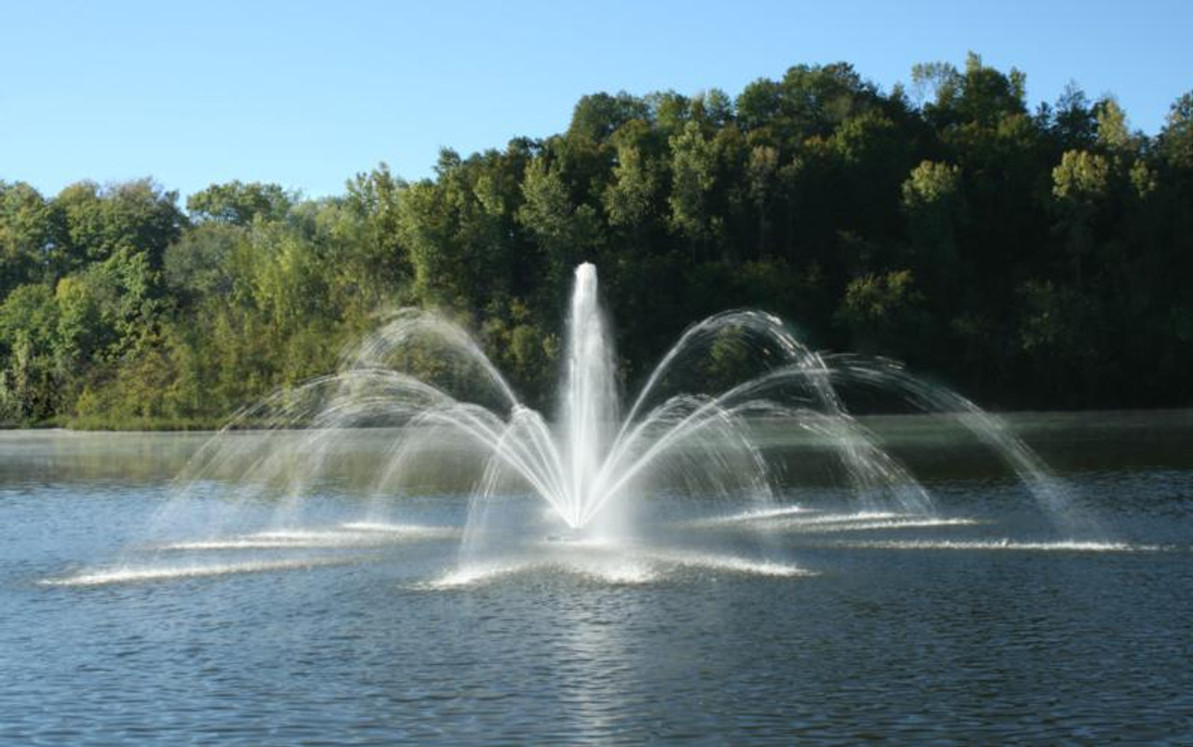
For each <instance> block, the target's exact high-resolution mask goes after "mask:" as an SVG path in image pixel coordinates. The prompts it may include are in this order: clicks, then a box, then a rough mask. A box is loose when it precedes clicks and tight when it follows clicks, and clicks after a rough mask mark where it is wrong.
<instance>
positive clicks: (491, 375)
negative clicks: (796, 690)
mask: <svg viewBox="0 0 1193 747" xmlns="http://www.w3.org/2000/svg"><path fill="white" fill-rule="evenodd" d="M598 290H599V289H598V283H597V272H596V268H595V267H594V266H593V265H591V264H582V265H580V266H579V267H577V268H576V271H575V281H574V288H573V293H572V300H571V307H570V313H569V318H568V321H567V326H566V330H567V335H566V347H565V356H566V357H565V360H564V362H563V369H564V370H563V375H564V376H563V384H562V386H561V389H560V392H559V394H558V411H559V417H558V419H557V422H551V421H549V420H548V419H547V418H545V417H544V416H543V415H542V414H540V413H539V412H537V411H536V410H534V409H532V408H530V407H527V406H526V405H524V404H522V402H521V401H520V400H519V398H518V397H517V396H516V395H515V393H514V391H513V389H512V388H511V386H510V385H509V384H508V383H507V382H506V380H505V379H504V378H503V377H502V375H501V374H500V373H499V372H498V371H497V369H496V368H495V367H494V365H493V364H492V362H490V360H489V359H488V358H487V357H486V356H485V355H484V354H483V353H482V352H481V350H480V347H479V346H478V344H477V343H476V342H475V341H474V340H473V339H472V338H471V337H470V336H469V335H468V334H467V333H465V332H464V331H463V330H462V328H460V327H459V326H457V325H455V324H453V323H451V322H450V321H448V320H446V319H445V318H443V317H441V316H438V315H435V314H432V313H429V312H424V311H419V310H403V311H400V312H398V313H396V314H394V315H393V316H392V317H391V318H390V319H389V320H388V321H387V322H386V323H385V324H384V325H383V326H382V327H381V328H380V330H379V331H377V332H376V333H374V334H373V335H371V336H369V337H368V338H367V339H366V340H365V341H364V343H363V344H361V345H360V346H359V347H358V348H356V349H354V350H353V351H352V352H351V354H350V355H347V356H346V357H345V358H344V360H343V362H342V365H341V369H340V371H339V373H336V374H334V375H331V376H327V377H323V378H320V379H317V380H315V381H312V382H309V383H308V384H306V385H304V386H302V387H299V388H297V389H295V390H291V391H285V392H279V393H277V394H275V395H274V396H273V397H271V398H269V399H267V400H265V401H264V402H261V403H258V404H257V405H255V406H253V407H250V408H248V409H247V410H245V411H243V412H242V413H240V414H239V415H238V416H237V417H236V418H235V419H234V420H233V422H232V423H231V424H230V425H229V426H228V428H226V429H225V430H224V431H223V432H221V434H219V435H218V436H217V437H216V438H214V439H212V440H211V441H210V442H209V443H208V444H207V445H206V446H205V447H204V448H203V449H202V450H201V451H200V452H199V453H198V454H197V455H196V457H195V458H194V459H193V460H192V462H191V464H190V466H189V467H188V469H187V470H186V471H185V472H184V474H183V475H182V476H180V478H179V488H178V491H177V495H176V497H175V499H174V500H171V501H168V502H166V504H165V505H164V507H163V508H162V509H161V510H160V511H159V512H158V516H157V518H156V521H155V522H153V526H154V529H153V532H152V534H153V537H154V538H155V539H154V540H153V541H152V542H147V543H146V544H147V545H148V546H150V547H152V548H153V549H154V552H155V553H156V555H155V559H156V563H157V564H159V565H160V563H162V562H165V561H163V558H178V557H180V556H181V555H185V554H193V553H199V552H204V551H207V552H237V551H238V552H257V553H261V552H283V551H290V552H308V553H311V552H312V551H314V554H310V555H306V556H303V555H300V556H298V561H295V559H294V558H292V557H291V558H284V559H283V560H281V561H279V560H276V559H273V558H270V559H266V560H265V561H263V560H262V559H261V558H260V557H256V556H254V557H252V558H250V559H249V560H248V561H247V562H244V563H240V564H237V563H231V564H223V565H219V564H217V565H215V566H209V565H203V564H199V565H197V566H196V565H195V564H194V563H189V564H188V563H184V562H182V561H179V560H176V561H173V565H171V566H169V567H173V568H175V569H177V575H202V574H203V573H204V569H205V568H216V569H217V570H215V571H212V572H214V573H219V572H233V571H236V570H245V569H248V570H253V569H261V570H268V569H273V568H278V567H290V566H289V565H287V564H288V563H291V562H301V560H302V558H304V557H305V558H307V559H308V560H309V561H310V564H316V563H325V562H329V563H335V562H363V561H364V560H367V559H369V558H375V557H377V556H378V551H379V550H380V549H382V548H384V547H386V546H389V545H392V544H395V543H402V544H404V545H407V546H409V545H410V544H411V543H420V542H421V543H427V542H431V543H435V542H438V543H441V544H442V543H448V544H450V545H451V546H452V547H454V548H455V552H454V556H455V560H454V562H453V563H452V567H451V568H450V569H449V570H448V571H447V572H446V573H444V572H443V571H442V570H440V571H433V572H432V575H433V576H435V578H436V579H437V580H436V581H435V583H437V584H439V585H446V586H452V585H458V584H461V583H468V582H472V581H475V580H477V579H479V578H488V577H492V576H495V575H502V574H508V573H517V572H521V571H525V570H527V569H536V568H539V569H541V568H544V567H550V568H552V569H557V570H563V571H565V572H578V573H581V574H585V575H589V576H597V577H601V578H604V579H606V580H611V581H619V582H628V581H634V580H639V581H640V580H649V579H652V578H655V577H657V576H658V575H659V574H660V573H666V572H668V571H669V570H672V569H676V568H688V569H690V568H698V569H704V570H709V569H712V570H714V571H725V572H746V573H759V574H767V575H778V576H783V575H799V574H803V573H806V572H807V571H806V570H805V569H804V568H803V567H801V566H799V565H796V564H794V563H793V562H792V561H791V559H790V558H789V557H788V555H789V554H790V547H789V545H790V543H788V542H783V541H779V540H780V538H781V537H783V536H785V535H789V534H791V533H796V534H819V535H823V534H825V533H834V532H835V533H840V532H849V533H852V534H855V535H856V533H858V532H864V531H867V530H892V529H893V530H898V529H906V528H915V527H918V528H925V527H929V528H947V527H957V526H968V525H972V524H975V523H976V522H975V521H974V520H971V519H969V518H966V517H958V516H947V515H941V514H940V513H938V512H937V511H936V509H935V508H934V505H933V500H932V497H931V496H930V495H929V493H928V491H927V490H926V489H925V488H924V487H923V485H921V484H920V483H919V482H918V481H917V480H916V479H915V478H914V477H913V476H912V475H911V473H910V471H909V470H908V469H907V468H905V467H904V466H903V465H902V464H901V463H900V461H899V460H897V459H896V458H894V457H893V456H892V455H891V454H890V453H888V451H887V450H884V448H882V446H881V444H880V440H879V439H878V438H877V437H876V436H875V434H874V433H873V432H872V431H871V429H869V428H867V427H866V426H865V425H864V424H863V422H861V421H859V420H858V419H857V418H855V417H854V416H853V415H851V414H850V410H849V408H848V407H847V403H846V398H844V396H843V392H850V391H865V390H872V391H881V392H884V393H886V394H887V395H888V396H893V397H894V398H896V399H897V400H898V401H900V402H901V403H902V404H903V405H905V406H909V407H914V408H916V409H919V410H924V411H929V412H946V413H950V414H951V416H952V417H954V418H955V419H956V422H957V423H958V424H959V425H960V426H962V427H963V428H964V429H965V430H967V431H968V432H969V433H971V434H972V435H973V437H974V438H975V439H976V440H977V441H980V442H982V443H984V444H986V445H987V446H989V447H991V450H992V453H994V454H997V455H998V456H999V457H1001V458H1002V459H1003V460H1004V461H1005V462H1006V463H1007V464H1009V466H1010V468H1011V469H1013V470H1014V471H1015V472H1016V473H1017V474H1018V476H1019V477H1020V478H1021V485H1023V486H1025V487H1026V488H1027V490H1028V491H1030V492H1031V493H1032V494H1033V495H1034V496H1035V498H1036V500H1037V502H1038V505H1039V507H1040V509H1041V513H1042V514H1043V515H1046V516H1047V517H1049V518H1050V519H1051V520H1052V522H1053V524H1054V526H1055V528H1056V531H1057V532H1058V534H1059V536H1062V537H1065V538H1072V537H1073V536H1076V535H1080V534H1083V533H1084V534H1089V533H1090V532H1092V531H1095V529H1094V527H1093V523H1092V519H1091V518H1090V517H1088V516H1084V515H1082V513H1081V512H1080V511H1078V510H1077V509H1076V507H1075V506H1074V505H1073V502H1072V500H1071V498H1070V496H1069V495H1068V494H1067V492H1066V491H1065V489H1064V486H1063V485H1061V484H1059V483H1058V482H1057V481H1056V480H1054V479H1053V478H1052V477H1051V476H1050V475H1049V473H1048V471H1047V469H1046V467H1045V466H1044V465H1043V463H1042V462H1041V461H1040V460H1039V459H1038V458H1037V457H1036V456H1035V455H1034V454H1033V453H1032V452H1031V451H1030V450H1029V449H1028V448H1027V447H1026V446H1025V445H1024V444H1022V443H1021V442H1020V441H1019V440H1018V439H1016V438H1015V437H1014V436H1012V435H1011V434H1010V433H1008V432H1007V431H1006V430H1005V429H1004V428H1003V426H1002V425H1001V423H1000V422H999V421H998V420H997V419H995V418H994V417H992V416H990V415H988V414H987V413H985V412H983V411H982V410H980V409H979V408H977V407H976V406H975V405H973V404H972V403H971V402H969V401H968V400H966V399H964V398H963V397H961V396H960V395H958V394H956V393H954V392H951V391H949V390H947V389H944V388H941V387H937V386H932V385H928V384H926V383H924V382H923V381H921V380H919V379H917V378H916V377H914V376H912V375H910V374H909V373H907V371H905V370H904V369H903V368H902V367H901V366H900V365H899V364H897V363H894V362H892V361H888V360H882V359H878V360H873V359H863V358H859V357H856V356H851V355H836V356H833V355H824V354H821V353H818V352H816V351H813V350H811V349H809V348H808V347H807V346H805V345H804V344H803V343H801V342H800V341H799V339H798V337H797V336H796V335H795V334H794V333H793V332H792V331H791V329H790V328H789V327H788V326H787V325H786V324H785V323H784V322H783V321H782V320H781V319H779V318H777V317H775V316H773V315H770V314H767V313H763V312H760V311H753V310H745V311H729V312H725V313H721V314H717V315H715V316H712V317H710V318H708V319H705V320H704V321H702V322H699V323H697V324H695V325H693V326H691V327H690V328H689V329H688V330H687V331H685V332H684V333H683V335H682V336H681V337H680V339H679V340H678V342H677V343H676V344H675V345H674V346H673V347H672V348H671V350H670V351H668V352H667V353H666V355H665V356H664V357H663V358H662V360H661V362H660V363H659V364H658V366H657V367H656V368H655V369H654V370H653V372H652V373H651V374H650V375H649V377H648V379H647V381H646V383H645V385H644V386H643V387H642V389H641V390H640V391H639V393H638V394H637V395H636V397H635V398H634V399H632V400H629V405H628V407H626V408H625V411H624V413H623V412H622V406H621V402H620V400H619V397H618V389H619V387H618V375H617V360H616V357H615V355H614V350H613V345H612V342H611V338H610V335H609V331H608V325H607V323H606V320H605V318H604V315H603V313H602V310H601V307H600V304H599V293H598ZM411 371H417V372H418V374H419V375H417V376H416V375H413V374H412V373H411ZM705 390H707V391H705ZM776 434H778V435H776ZM776 438H778V440H780V441H783V442H787V441H790V440H791V439H793V438H794V439H796V440H798V439H799V438H803V439H805V441H806V443H807V444H808V445H809V448H808V449H805V451H804V452H803V454H804V455H805V456H806V457H807V459H803V458H801V459H799V460H795V463H792V460H791V459H786V460H784V459H783V458H780V457H776V453H777V452H780V451H781V450H779V449H775V448H773V443H772V442H773V441H775V440H776ZM809 455H810V456H809ZM809 464H811V465H814V466H815V469H816V470H818V472H817V474H816V476H815V477H814V478H812V479H811V481H812V482H814V483H816V484H819V485H825V488H824V490H822V491H819V492H822V493H823V494H824V495H830V496H832V499H831V500H832V504H831V505H827V506H822V507H819V508H813V507H810V506H809V505H807V501H803V500H802V499H800V498H799V496H798V495H797V494H796V493H795V492H793V490H792V489H791V487H790V486H791V485H792V484H793V477H795V476H793V475H791V474H789V473H790V472H792V471H798V470H803V469H810V468H809V467H808V465H809ZM826 475H828V477H826ZM801 479H807V478H805V477H802V476H801ZM826 483H831V484H826ZM229 485H230V486H231V489H230V490H229ZM814 492H815V491H814ZM361 493H364V494H366V495H368V496H371V498H369V499H368V500H365V501H361V500H360V498H359V496H360V495H361ZM343 495H351V496H354V497H353V498H352V499H344V500H340V501H338V502H337V501H336V500H330V501H318V500H311V498H312V497H314V496H320V497H325V498H326V497H327V496H343ZM196 497H199V498H202V499H203V500H199V501H195V500H192V499H193V498H196ZM812 502H815V501H812ZM327 503H331V504H335V505H338V506H340V509H338V510H337V512H333V513H331V514H326V513H323V512H322V508H321V506H323V505H324V504H327ZM345 505H347V506H349V507H350V508H348V509H344V508H343V506H345ZM431 505H433V506H435V507H436V508H435V511H438V512H439V513H435V515H434V519H433V520H430V521H428V520H426V517H425V515H423V516H421V518H420V516H419V515H417V514H419V511H423V512H424V514H425V511H426V510H428V509H427V507H428V506H431ZM196 506H198V507H200V508H198V509H196ZM444 506H454V507H457V508H456V514H455V515H448V514H450V511H448V514H444V513H443V511H444V509H443V507H444ZM196 511H198V512H199V513H198V514H197V513H196ZM346 511H347V513H348V514H350V515H347V516H345V512H346ZM351 514H355V515H351ZM196 525H201V526H203V527H204V528H205V532H204V536H203V537H202V538H201V539H199V540H196V539H194V536H193V535H194V531H195V527H196ZM312 527H314V528H312ZM163 536H164V537H166V538H167V540H166V541H162V540H161V539H160V538H161V537H163ZM978 542H979V544H978V545H975V546H986V547H998V546H999V544H998V541H997V539H996V540H993V541H992V540H990V539H989V538H986V539H980V540H978ZM981 543H985V544H984V545H982V544H981ZM345 550H346V551H348V552H344V551H345ZM383 556H384V554H383ZM386 557H391V556H386ZM440 557H442V553H441V554H440ZM168 565H169V564H168ZM122 567H124V566H122ZM154 569H156V566H154ZM220 569H223V570H220ZM142 570H143V569H142ZM129 572H130V573H136V572H138V571H137V569H133V570H131V571H129ZM154 573H156V570H154ZM166 573H167V575H168V573H169V570H168V569H167V571H166ZM100 575H101V576H103V574H102V573H101V574H100ZM149 577H156V576H153V575H151V576H149ZM105 578H106V577H105Z"/></svg>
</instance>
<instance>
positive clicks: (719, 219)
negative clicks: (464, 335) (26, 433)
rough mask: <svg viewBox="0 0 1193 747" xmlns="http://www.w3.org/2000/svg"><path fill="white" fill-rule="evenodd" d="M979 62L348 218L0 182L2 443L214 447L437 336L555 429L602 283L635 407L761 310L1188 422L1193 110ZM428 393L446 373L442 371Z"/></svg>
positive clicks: (668, 113)
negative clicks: (183, 430) (588, 282)
mask: <svg viewBox="0 0 1193 747" xmlns="http://www.w3.org/2000/svg"><path fill="white" fill-rule="evenodd" d="M1024 85H1025V78H1024V75H1023V74H1022V73H1021V72H1019V71H1017V70H1015V69H1011V70H1010V71H1009V72H1002V71H999V70H997V69H994V68H991V67H988V66H986V65H984V64H983V63H982V61H981V59H980V58H979V57H977V56H976V55H970V57H969V58H968V60H967V61H966V63H965V65H964V67H963V68H962V69H958V68H956V67H955V66H953V65H951V64H948V63H932V64H925V65H917V66H916V67H915V68H914V70H913V71H912V76H911V83H910V84H909V85H908V86H896V87H894V89H893V90H891V91H890V92H884V91H882V90H880V89H879V88H878V87H877V86H875V85H874V84H873V83H871V82H869V81H867V80H865V79H864V78H862V77H861V76H860V75H859V74H858V73H857V72H856V71H855V70H854V69H853V68H852V67H851V66H850V65H848V64H844V63H839V64H830V65H823V66H820V65H816V66H808V65H798V66H795V67H792V68H791V69H789V70H788V71H787V72H786V74H785V75H784V76H783V77H782V78H781V79H778V80H769V79H760V80H757V81H755V82H754V83H751V84H749V85H748V86H746V87H745V89H744V90H742V91H741V92H740V93H739V94H738V95H737V96H736V98H731V97H730V96H728V95H727V94H725V93H724V92H721V91H718V90H711V91H708V92H706V93H702V94H698V95H693V96H685V95H680V94H677V93H674V92H665V93H655V94H650V95H647V96H633V95H629V94H626V93H619V94H616V95H611V94H605V93H599V94H595V95H591V96H586V97H584V98H582V99H581V100H580V101H579V102H578V103H577V104H576V106H575V109H574V112H573V116H572V119H571V123H570V125H569V127H568V129H567V131H566V132H563V133H560V134H557V135H552V136H550V137H546V138H543V139H529V138H518V139H514V140H512V141H510V142H509V143H508V144H507V145H506V146H505V147H504V148H503V149H492V150H487V151H484V152H481V153H475V154H473V155H470V156H468V157H462V156H461V155H459V154H457V153H456V152H454V151H451V150H444V151H442V152H441V154H440V157H439V160H438V162H437V164H436V165H435V169H434V176H433V177H432V178H427V179H422V180H419V181H413V182H407V181H404V180H402V179H400V178H398V177H397V176H395V175H394V174H392V173H391V172H390V170H389V168H388V167H387V166H386V165H384V164H381V165H380V166H378V167H377V168H375V169H373V170H371V171H369V172H366V173H360V174H357V175H356V176H355V177H353V178H352V179H350V180H349V181H348V182H347V184H346V188H345V192H344V193H343V194H341V195H339V196H335V197H330V198H325V199H318V200H311V199H304V198H303V197H302V196H301V195H299V194H296V193H293V192H290V191H287V190H286V189H285V188H283V187H282V186H279V185H276V184H261V183H248V184H246V183H241V182H231V183H227V184H216V185H212V186H211V187H209V188H207V189H205V190H203V191H201V192H199V193H196V194H194V195H191V196H190V197H189V198H188V199H186V201H185V206H183V205H180V201H179V195H178V193H177V192H171V191H167V190H165V189H163V188H162V187H161V186H160V185H158V184H156V183H155V182H154V181H152V180H150V179H145V180H139V181H132V182H127V183H120V184H110V185H103V186H101V185H97V184H95V183H93V182H88V181H84V182H80V183H78V184H74V185H71V186H69V187H67V188H65V189H64V190H62V191H61V192H60V193H59V194H57V195H55V196H52V197H47V196H45V195H42V194H40V193H39V192H38V191H37V190H36V189H34V188H33V187H31V186H29V185H28V184H25V183H22V182H15V183H7V182H3V181H0V299H2V303H0V423H7V424H30V423H38V422H57V423H64V424H73V425H78V426H89V425H90V426H113V427H147V426H153V425H162V426H169V427H187V426H192V425H194V426H202V425H212V424H216V423H218V422H220V421H221V420H222V419H224V418H226V417H227V416H228V415H229V414H231V413H232V412H233V411H235V410H236V409H237V408H239V407H241V406H243V405H245V404H248V403H250V402H252V401H254V400H256V399H257V398H259V397H261V396H263V395H265V394H268V393H269V392H271V391H273V390H275V389H278V388H287V387H293V386H295V385H296V384H298V383H299V382H301V381H303V380H305V379H307V378H309V377H312V376H315V375H319V374H322V373H327V372H330V371H332V370H334V369H335V368H336V365H337V361H338V360H339V354H340V352H341V350H342V349H343V348H344V346H345V345H347V344H349V343H350V342H351V341H353V340H355V339H359V338H360V336H361V335H363V334H364V333H365V332H366V331H367V330H368V329H370V328H371V327H373V326H375V325H376V324H377V322H378V319H379V314H382V313H383V312H384V311H385V310H386V309H393V308H397V307H402V306H410V305H416V306H422V307H431V308H437V309H439V310H441V311H442V312H443V313H445V314H448V315H450V316H452V317H453V318H455V319H456V320H457V321H460V322H461V323H463V324H464V325H465V326H467V327H468V328H470V329H471V330H473V331H474V333H475V334H476V336H477V338H478V339H479V340H480V342H481V344H482V345H483V347H484V348H485V350H486V351H487V352H488V353H489V354H490V355H491V356H492V358H493V359H494V361H495V362H496V364H497V365H498V367H499V368H501V369H502V370H503V371H505V372H506V373H507V374H508V375H509V377H510V379H511V380H512V382H513V383H514V385H515V387H516V388H518V389H519V390H520V391H521V393H522V394H523V395H524V396H525V397H526V398H527V399H528V400H529V401H531V402H533V403H536V404H539V405H549V404H550V397H551V392H552V388H553V382H554V381H555V379H556V375H557V372H558V369H559V366H560V355H561V352H560V347H561V343H560V336H561V328H562V325H563V321H564V319H563V318H564V315H565V309H566V296H567V293H568V289H569V285H570V278H571V271H572V268H573V267H574V265H576V264H577V263H579V262H582V261H592V262H595V263H596V264H597V265H598V267H599V271H600V274H601V281H602V287H603V292H604V295H605V297H606V302H607V306H608V308H609V310H610V312H611V315H612V317H613V322H614V329H615V331H616V335H617V338H618V345H619V348H618V349H619V353H620V355H621V358H622V360H621V364H622V371H623V375H624V379H625V383H626V386H627V387H630V388H632V387H633V386H634V384H635V383H636V382H637V381H639V380H640V378H641V376H643V375H644V373H645V372H646V371H648V370H649V368H650V366H651V365H652V364H653V362H654V361H655V360H656V359H657V358H658V357H659V356H661V355H662V354H663V353H664V352H665V350H666V348H667V346H668V345H669V344H670V342H671V341H672V340H673V339H674V338H675V337H676V336H677V335H678V334H679V333H680V332H681V331H682V330H683V329H684V328H685V327H686V326H687V325H688V324H690V323H692V322H694V321H696V320H698V319H699V318H702V317H703V316H705V315H707V314H711V313H714V312H717V311H721V310H724V309H726V308H732V307H742V306H748V307H759V308H764V309H767V310H769V311H772V312H775V313H777V314H779V315H781V316H783V317H785V318H787V319H788V320H790V322H791V323H792V325H793V326H794V327H796V328H797V329H798V330H800V332H801V333H802V335H803V337H804V338H805V339H806V340H807V341H808V342H809V343H810V344H811V345H813V346H814V347H818V348H824V349H831V350H837V351H846V350H853V351H858V352H862V353H869V354H880V355H886V356H890V357H894V358H899V359H902V360H904V361H906V362H907V363H908V365H909V366H910V367H911V368H913V369H914V370H916V371H918V372H921V373H923V374H926V375H928V376H930V377H932V378H934V379H937V380H940V381H943V382H946V383H948V384H950V385H951V386H953V387H955V388H957V389H958V390H960V391H961V392H962V393H964V394H966V395H968V396H970V397H972V398H974V399H976V400H977V401H979V402H980V403H982V404H984V405H987V406H993V407H997V408H1025V407H1030V408H1047V409H1056V408H1078V407H1085V408H1090V407H1128V406H1131V407H1135V406H1161V405H1189V404H1190V403H1191V402H1193V396H1191V393H1193V388H1191V387H1190V371H1193V292H1191V291H1190V290H1189V282H1190V278H1191V277H1193V92H1190V93H1186V94H1185V95H1183V96H1181V97H1180V98H1179V99H1178V100H1177V101H1176V102H1175V103H1174V104H1173V105H1172V107H1171V110H1170V111H1169V113H1168V118H1167V122H1166V125H1165V126H1164V128H1163V129H1162V131H1161V132H1159V133H1158V134H1156V135H1155V136H1150V137H1149V136H1145V135H1143V134H1142V133H1139V132H1133V131H1131V130H1130V129H1129V127H1128V125H1127V118H1126V113H1125V112H1124V111H1123V110H1122V108H1121V107H1120V106H1119V105H1118V104H1117V103H1116V101H1115V100H1114V99H1113V98H1112V97H1104V98H1099V99H1096V100H1090V99H1089V98H1088V97H1087V96H1086V95H1085V94H1084V93H1083V92H1082V91H1081V90H1080V89H1078V88H1076V87H1075V86H1070V87H1068V88H1067V89H1066V90H1065V91H1064V92H1063V93H1062V94H1061V95H1060V96H1059V98H1058V99H1057V100H1056V102H1055V103H1054V104H1051V105H1040V106H1039V107H1037V108H1035V109H1034V110H1030V109H1029V107H1028V105H1027V102H1026V98H1025V90H1024ZM411 365H414V366H416V367H417V366H424V367H427V366H434V365H435V361H433V360H430V359H429V358H424V359H422V360H415V361H413V363H412V364H411Z"/></svg>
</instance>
